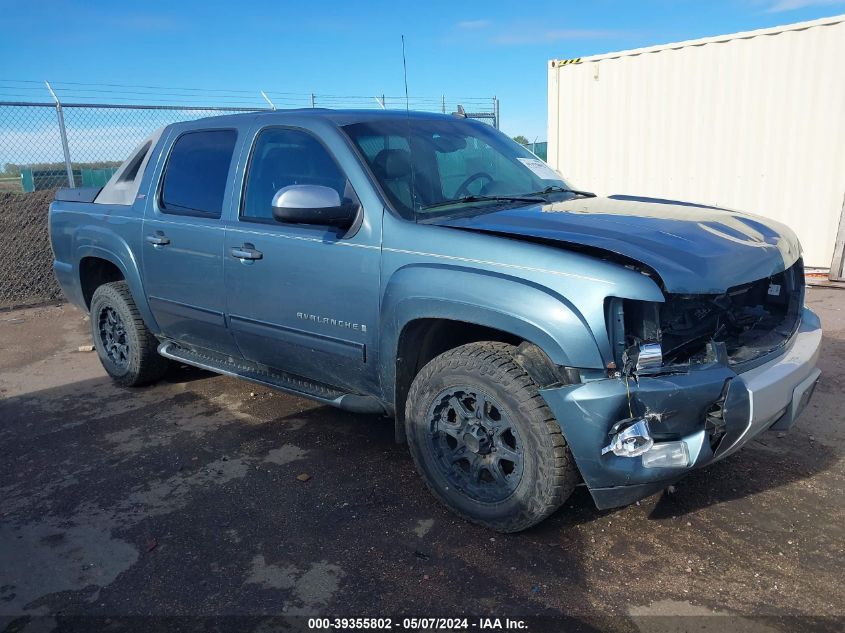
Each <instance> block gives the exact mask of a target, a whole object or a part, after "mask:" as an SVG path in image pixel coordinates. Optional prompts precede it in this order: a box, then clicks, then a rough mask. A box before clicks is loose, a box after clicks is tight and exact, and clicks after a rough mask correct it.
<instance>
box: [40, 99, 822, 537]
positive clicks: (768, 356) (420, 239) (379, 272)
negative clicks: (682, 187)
mask: <svg viewBox="0 0 845 633" xmlns="http://www.w3.org/2000/svg"><path fill="white" fill-rule="evenodd" d="M50 229H51V237H52V244H53V252H54V254H55V264H54V267H55V272H56V276H57V277H58V279H59V282H60V283H61V286H62V288H63V289H64V292H65V294H66V295H67V297H68V298H69V299H70V300H71V301H73V302H74V303H75V304H77V305H78V306H80V307H81V308H83V309H85V310H88V311H89V312H90V315H91V328H92V335H93V339H94V344H95V347H96V350H97V353H98V354H99V357H100V359H101V360H102V363H103V366H104V367H105V369H106V371H107V372H108V373H109V375H111V377H112V378H113V379H114V380H115V381H116V382H117V383H118V384H120V385H125V386H127V387H131V386H135V385H142V384H148V383H151V382H153V381H155V380H157V379H158V378H160V377H161V376H162V374H163V373H164V371H165V370H166V369H167V365H168V363H169V362H171V361H177V362H179V363H186V364H189V365H195V366H197V367H203V368H205V369H209V370H212V371H215V372H219V373H221V374H227V375H231V376H237V377H240V378H244V379H246V380H251V381H254V382H258V383H261V384H263V385H268V386H271V387H274V388H277V389H280V390H282V391H286V392H290V393H294V394H297V395H300V396H305V397H307V398H312V399H314V400H317V401H319V402H324V403H326V404H331V405H334V406H337V407H340V408H342V409H347V410H350V411H356V412H366V413H378V414H384V415H388V416H393V417H394V419H395V430H396V439H397V441H399V442H407V444H408V445H409V447H410V451H411V455H412V456H413V459H414V462H415V464H416V467H417V469H418V470H419V473H420V475H421V476H422V477H423V479H424V480H425V482H426V484H427V485H428V487H429V488H430V489H431V491H432V493H433V494H434V495H435V496H436V497H437V498H438V499H439V500H440V501H441V502H443V503H444V504H445V505H446V506H448V507H449V508H450V509H451V510H452V511H454V512H455V513H457V514H458V515H460V516H461V517H464V518H465V519H468V520H470V521H474V522H476V523H479V524H481V525H484V526H487V527H489V528H491V529H494V530H499V531H503V532H515V531H519V530H523V529H525V528H528V527H530V526H532V525H534V524H536V523H537V522H539V521H541V520H543V519H544V518H545V517H547V516H549V515H550V514H551V513H553V512H554V511H555V510H556V509H557V508H559V507H560V506H561V505H562V504H563V503H564V501H565V500H566V499H567V497H569V495H570V494H571V493H572V490H573V488H574V487H575V486H576V485H577V484H578V483H581V482H583V483H584V484H586V486H587V487H588V488H589V490H590V492H591V493H592V496H593V498H594V500H595V502H596V504H597V505H598V507H600V508H608V507H614V506H620V505H624V504H628V503H631V502H633V501H635V500H637V499H640V498H642V497H645V496H647V495H650V494H652V493H654V492H657V491H659V490H661V489H662V488H664V487H666V486H668V485H669V484H671V483H672V482H674V481H676V480H678V479H679V478H680V477H682V476H683V475H685V474H686V473H688V472H690V471H691V470H692V469H695V468H699V467H701V466H704V465H707V464H709V463H711V462H713V461H715V460H718V459H721V458H723V457H725V456H726V455H729V454H731V453H733V452H734V451H736V450H737V449H739V448H740V447H741V446H743V445H744V444H746V443H747V442H748V441H749V440H750V439H751V438H753V437H755V436H756V435H757V434H759V433H760V432H761V431H764V430H766V429H786V428H788V427H790V426H791V425H792V424H793V423H794V422H795V420H796V418H797V417H798V415H799V414H800V413H801V411H802V409H803V408H804V407H805V406H806V404H807V401H808V400H809V398H810V396H811V395H812V392H813V388H814V386H815V384H816V381H817V380H818V377H819V370H818V369H816V367H815V366H816V359H817V357H818V352H819V345H820V342H821V328H820V324H819V321H818V318H817V317H816V315H815V314H813V313H812V312H811V311H810V310H808V309H807V308H805V307H804V274H803V270H802V262H801V248H800V245H799V244H798V241H797V239H796V237H795V235H794V234H793V233H792V231H790V230H789V229H788V228H787V227H785V226H783V225H780V224H778V223H776V222H773V221H771V220H767V219H764V218H761V217H756V216H752V215H747V214H744V213H739V212H736V211H731V210H727V209H721V208H716V207H712V206H707V205H702V204H691V203H685V202H675V201H669V200H662V199H648V198H641V197H635V196H622V195H618V196H610V197H607V198H599V197H596V196H595V195H593V194H591V193H588V192H584V191H579V190H576V189H574V188H572V186H570V184H568V183H567V182H566V181H565V180H564V179H562V178H561V176H560V175H559V174H558V173H557V172H555V171H554V170H552V169H551V168H550V167H549V166H548V165H546V164H545V163H544V162H542V161H541V160H539V159H538V158H537V157H536V156H534V155H533V154H531V153H530V152H528V151H527V150H526V149H524V148H523V147H521V146H520V145H518V144H516V143H514V142H513V141H511V140H510V139H508V138H507V137H505V136H504V135H503V134H501V133H500V132H498V131H497V130H495V129H493V128H491V127H489V126H487V125H484V124H482V123H479V122H477V121H473V120H470V119H467V118H465V117H462V116H459V115H452V116H449V115H433V114H423V113H406V112H389V111H375V112H368V111H332V110H320V109H309V110H293V111H284V112H269V113H250V114H238V115H233V116H221V117H215V118H208V119H203V120H199V121H192V122H188V123H178V124H175V125H170V126H167V127H166V128H163V129H162V130H159V131H158V132H156V133H155V134H154V135H153V136H152V137H150V138H149V139H147V140H146V141H145V142H144V143H143V144H142V145H141V146H140V147H139V148H138V149H137V150H136V151H135V152H134V153H133V155H132V156H131V157H130V158H129V159H128V160H127V161H126V162H125V163H124V164H123V165H122V166H121V168H120V169H119V170H118V171H117V173H115V175H114V177H113V178H112V179H111V180H110V181H109V182H108V184H106V186H105V187H103V188H102V189H101V190H94V189H66V190H62V191H60V192H59V193H58V194H57V196H56V200H55V202H53V203H52V205H51V207H50Z"/></svg>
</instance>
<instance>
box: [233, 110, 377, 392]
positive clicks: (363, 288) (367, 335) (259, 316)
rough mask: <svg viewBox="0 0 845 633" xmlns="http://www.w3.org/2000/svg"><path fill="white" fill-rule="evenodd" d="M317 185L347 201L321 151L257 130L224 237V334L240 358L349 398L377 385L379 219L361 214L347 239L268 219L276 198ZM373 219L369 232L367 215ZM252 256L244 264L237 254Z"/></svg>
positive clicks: (338, 174) (343, 184)
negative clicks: (326, 386)
mask: <svg viewBox="0 0 845 633" xmlns="http://www.w3.org/2000/svg"><path fill="white" fill-rule="evenodd" d="M302 184H312V185H322V186H326V187H331V188H333V189H335V190H336V191H337V192H338V194H339V195H340V196H341V198H349V197H354V196H355V192H354V191H353V190H352V188H351V185H350V184H349V181H348V180H347V178H346V175H345V174H344V173H343V171H342V170H341V168H340V167H339V166H338V163H337V161H336V160H335V159H334V156H333V155H332V154H331V152H330V151H329V150H328V149H327V146H326V145H325V144H324V143H323V142H322V141H321V140H320V139H319V138H318V137H317V136H316V135H314V134H312V133H311V132H308V131H305V130H303V129H299V128H296V129H295V128H287V127H278V126H270V127H265V128H262V129H259V130H258V132H257V134H256V135H255V141H254V144H253V147H252V150H251V152H250V158H249V162H248V165H247V168H246V174H245V181H244V188H243V199H242V201H241V205H240V210H239V213H238V217H237V218H236V219H234V220H233V221H232V222H231V223H230V224H229V225H228V226H227V229H226V249H225V264H224V276H225V283H226V292H227V296H228V322H229V327H230V328H231V331H232V333H233V335H234V337H235V340H236V341H237V344H238V347H239V349H240V350H241V353H242V354H243V355H244V357H246V358H247V359H249V360H252V361H254V362H257V363H261V364H263V365H267V366H269V367H273V368H277V369H282V370H284V371H287V372H290V373H293V374H296V375H299V376H302V377H305V378H310V379H312V380H315V381H319V382H323V383H327V384H331V385H333V386H337V387H341V388H345V389H348V390H351V391H362V392H366V391H370V392H371V390H372V389H373V387H374V385H375V384H377V383H376V376H377V371H376V369H375V362H374V359H375V354H374V353H373V352H374V351H375V348H376V345H375V343H376V341H377V323H378V309H379V304H378V299H379V267H380V254H381V247H380V231H381V223H380V212H381V209H377V210H373V209H362V210H361V213H363V214H365V215H364V220H363V221H362V222H361V224H360V228H359V229H358V230H357V232H355V234H354V235H351V236H350V235H347V234H345V233H346V232H345V231H339V230H338V229H337V228H334V227H329V226H314V225H304V224H283V223H280V222H277V221H276V220H274V219H273V214H272V205H271V202H272V200H273V197H274V195H275V194H276V192H277V191H278V190H279V189H281V188H283V187H286V186H289V185H302ZM374 211H375V213H376V217H377V219H378V220H379V221H378V222H377V223H376V224H375V226H373V225H372V224H371V223H370V222H368V221H366V220H367V218H366V214H367V213H368V212H369V213H373V212H374ZM244 252H246V253H251V254H253V256H252V258H250V259H246V258H243V257H242V255H243V254H244Z"/></svg>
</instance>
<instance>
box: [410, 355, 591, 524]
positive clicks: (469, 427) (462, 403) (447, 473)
mask: <svg viewBox="0 0 845 633" xmlns="http://www.w3.org/2000/svg"><path fill="white" fill-rule="evenodd" d="M515 351H516V348H514V347H513V346H511V345H508V344H505V343H497V342H489V341H488V342H481V343H470V344H468V345H463V346H461V347H457V348H455V349H453V350H450V351H448V352H445V353H443V354H441V355H440V356H438V357H436V358H435V359H433V360H432V361H431V362H429V363H428V364H427V365H426V366H425V367H423V369H422V370H421V371H420V372H419V374H418V375H417V376H416V377H415V378H414V381H413V383H412V384H411V388H410V390H409V392H408V399H407V403H406V407H405V431H406V436H407V438H408V445H409V448H410V451H411V455H412V456H413V458H414V463H415V465H416V467H417V471H418V472H419V473H420V475H422V477H423V479H424V480H425V483H426V485H427V486H428V488H429V489H430V490H431V492H432V493H433V494H434V496H435V497H437V498H438V499H439V500H440V501H441V502H442V503H443V504H445V505H446V506H447V507H448V508H449V509H450V510H452V512H454V513H455V514H457V515H458V516H460V517H462V518H464V519H466V520H468V521H471V522H473V523H477V524H478V525H482V526H484V527H487V528H490V529H492V530H496V531H498V532H519V531H520V530H524V529H526V528H529V527H531V526H532V525H535V524H537V523H539V522H540V521H542V520H543V519H545V518H546V517H548V516H549V515H550V514H552V513H553V512H554V511H555V510H557V509H558V508H559V507H560V506H561V505H562V504H563V503H564V502H565V501H566V499H567V498H568V497H569V495H570V494H572V491H573V489H574V488H575V484H576V483H577V482H578V471H577V469H576V467H575V462H574V460H573V458H572V453H571V452H570V451H569V447H568V446H567V444H566V440H565V439H564V437H563V435H562V434H561V431H560V426H559V425H558V423H557V422H556V421H555V419H554V416H553V415H552V412H551V411H550V410H549V408H548V406H546V403H545V401H544V400H543V398H542V396H541V395H540V393H539V391H538V388H537V385H536V383H535V382H534V381H533V380H532V379H531V377H530V376H529V375H528V374H527V373H526V372H525V370H524V369H523V368H522V366H520V365H519V363H517V362H516V360H515V359H514V353H515ZM450 464H451V466H450Z"/></svg>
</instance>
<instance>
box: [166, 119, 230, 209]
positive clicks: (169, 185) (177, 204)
mask: <svg viewBox="0 0 845 633" xmlns="http://www.w3.org/2000/svg"><path fill="white" fill-rule="evenodd" d="M236 140H237V133H236V132H235V130H203V131H199V132H188V133H186V134H183V135H182V136H180V137H179V138H178V139H177V140H176V143H174V145H173V149H172V150H171V152H170V157H169V158H168V161H167V167H166V168H165V172H164V184H163V185H162V190H161V208H162V211H164V212H165V213H173V214H178V215H199V216H204V217H211V218H219V217H220V214H221V212H222V210H223V194H224V192H225V191H226V180H227V178H228V176H229V165H230V164H231V163H232V154H233V153H234V150H235V141H236Z"/></svg>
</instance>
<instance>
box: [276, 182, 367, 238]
mask: <svg viewBox="0 0 845 633" xmlns="http://www.w3.org/2000/svg"><path fill="white" fill-rule="evenodd" d="M272 204H273V218H274V219H275V220H276V221H277V222H286V223H292V224H319V225H329V226H339V227H343V228H348V227H350V226H351V225H352V223H353V222H354V221H355V215H356V214H357V213H358V205H357V204H344V203H343V202H342V201H341V199H340V195H338V193H337V191H335V190H334V189H332V188H331V187H323V186H322V185H290V186H288V187H282V188H281V189H279V190H278V191H277V192H276V195H275V196H273V203H272Z"/></svg>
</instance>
